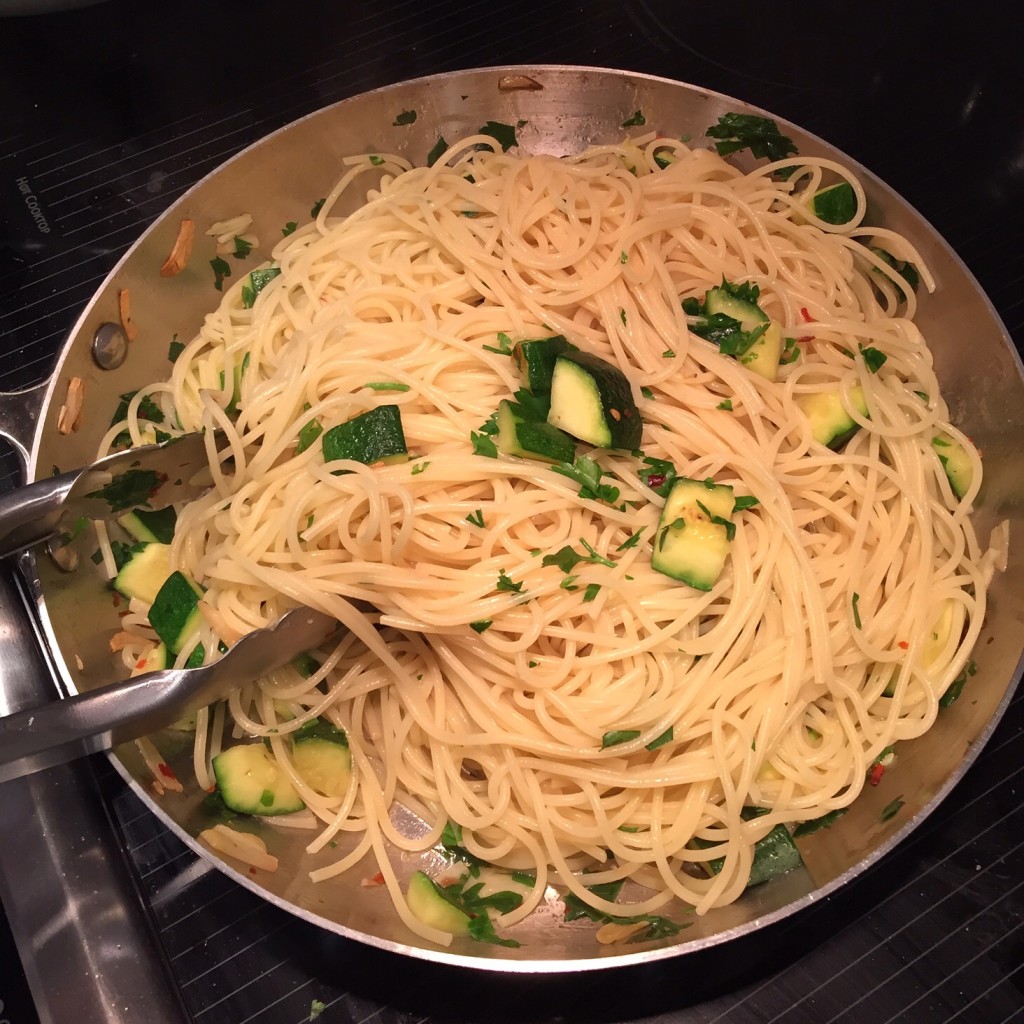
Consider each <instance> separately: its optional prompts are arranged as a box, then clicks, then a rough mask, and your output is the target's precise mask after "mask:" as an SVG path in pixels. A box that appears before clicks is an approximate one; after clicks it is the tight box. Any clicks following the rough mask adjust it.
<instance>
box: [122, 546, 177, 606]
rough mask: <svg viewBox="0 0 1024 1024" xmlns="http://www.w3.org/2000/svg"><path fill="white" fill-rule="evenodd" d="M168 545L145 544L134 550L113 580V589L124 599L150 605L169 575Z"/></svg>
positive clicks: (169, 551)
mask: <svg viewBox="0 0 1024 1024" xmlns="http://www.w3.org/2000/svg"><path fill="white" fill-rule="evenodd" d="M170 554H171V547H170V545H169V544H145V545H142V546H141V547H138V548H135V549H133V551H132V555H131V557H130V558H129V559H128V561H127V562H125V563H124V565H123V566H122V567H121V571H120V572H119V573H118V574H117V576H116V577H115V578H114V589H115V590H116V591H117V592H118V593H119V594H124V596H125V597H129V598H131V597H137V598H138V599H139V600H140V601H145V602H146V604H152V603H153V602H154V601H155V600H156V596H157V594H158V593H159V591H160V588H161V587H162V586H163V585H164V581H165V580H166V579H167V577H168V576H169V575H170V573H171V564H170Z"/></svg>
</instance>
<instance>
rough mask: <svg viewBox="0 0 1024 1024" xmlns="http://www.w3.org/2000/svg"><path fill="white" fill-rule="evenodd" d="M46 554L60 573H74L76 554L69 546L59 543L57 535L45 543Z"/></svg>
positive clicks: (76, 566)
mask: <svg viewBox="0 0 1024 1024" xmlns="http://www.w3.org/2000/svg"><path fill="white" fill-rule="evenodd" d="M46 553H47V554H48V555H49V556H50V558H51V559H52V560H53V564H54V565H55V566H57V568H58V569H60V571H61V572H74V571H75V570H76V569H77V568H78V552H77V551H76V550H75V548H74V547H72V546H71V545H70V544H63V543H61V537H60V535H59V534H58V535H57V536H54V537H51V538H50V539H49V540H48V541H47V542H46Z"/></svg>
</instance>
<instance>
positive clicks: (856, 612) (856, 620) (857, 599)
mask: <svg viewBox="0 0 1024 1024" xmlns="http://www.w3.org/2000/svg"><path fill="white" fill-rule="evenodd" d="M859 602H860V594H854V595H853V598H852V600H851V601H850V604H851V605H853V624H854V625H855V626H856V627H857V628H858V629H860V628H861V624H860V608H858V604H859Z"/></svg>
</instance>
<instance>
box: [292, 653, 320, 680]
mask: <svg viewBox="0 0 1024 1024" xmlns="http://www.w3.org/2000/svg"><path fill="white" fill-rule="evenodd" d="M292 668H294V669H295V671H296V672H298V673H299V675H301V676H305V677H306V679H308V678H309V677H310V676H311V675H313V673H315V672H318V671H319V670H320V662H319V661H317V660H316V658H314V657H313V655H312V654H310V653H309V652H308V651H306V652H304V653H303V654H298V655H296V656H295V657H294V658H292Z"/></svg>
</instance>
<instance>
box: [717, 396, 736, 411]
mask: <svg viewBox="0 0 1024 1024" xmlns="http://www.w3.org/2000/svg"><path fill="white" fill-rule="evenodd" d="M715 408H716V409H721V410H722V411H723V412H732V399H731V398H723V399H722V401H721V402H719V403H718V405H716V406H715Z"/></svg>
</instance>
